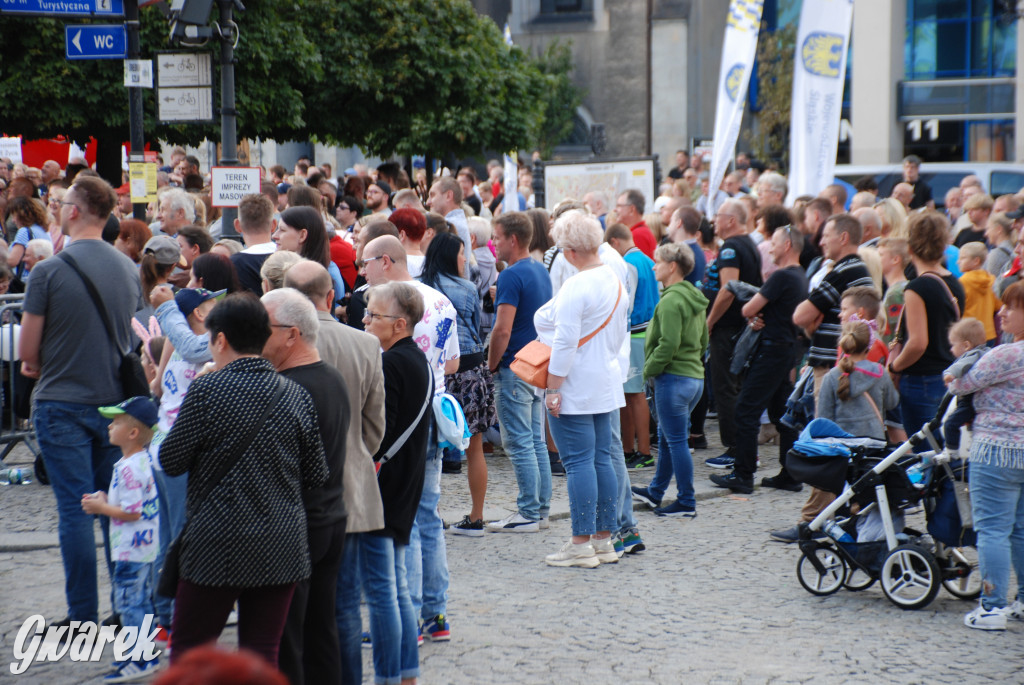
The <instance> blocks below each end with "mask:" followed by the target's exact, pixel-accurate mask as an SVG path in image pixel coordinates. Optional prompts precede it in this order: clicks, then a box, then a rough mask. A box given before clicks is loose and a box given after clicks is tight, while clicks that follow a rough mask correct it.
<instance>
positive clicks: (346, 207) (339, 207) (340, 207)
mask: <svg viewBox="0 0 1024 685" xmlns="http://www.w3.org/2000/svg"><path fill="white" fill-rule="evenodd" d="M338 209H344V210H345V211H346V212H347V211H348V210H349V209H351V207H349V206H348V205H338Z"/></svg>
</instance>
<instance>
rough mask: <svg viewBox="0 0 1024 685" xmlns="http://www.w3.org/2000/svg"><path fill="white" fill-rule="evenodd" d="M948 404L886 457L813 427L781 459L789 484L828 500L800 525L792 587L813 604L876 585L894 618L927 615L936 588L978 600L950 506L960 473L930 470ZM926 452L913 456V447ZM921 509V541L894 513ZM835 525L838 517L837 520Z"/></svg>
mask: <svg viewBox="0 0 1024 685" xmlns="http://www.w3.org/2000/svg"><path fill="white" fill-rule="evenodd" d="M951 400H952V396H951V395H947V396H946V397H945V398H943V401H942V403H941V405H940V407H939V411H938V413H937V415H936V416H935V418H933V419H932V420H931V421H930V422H928V423H927V424H925V425H924V426H923V427H922V428H921V430H920V431H918V432H917V433H916V434H914V435H912V436H911V437H910V439H908V440H907V441H906V442H904V443H903V444H902V445H899V446H898V447H896V448H895V449H890V447H889V446H887V445H886V444H885V443H884V442H881V441H879V440H872V439H870V438H854V437H853V436H850V435H849V434H846V433H844V432H843V431H841V430H839V427H838V426H836V425H835V424H833V423H832V422H831V421H826V420H824V419H816V420H815V421H812V422H811V423H809V424H808V425H807V427H806V428H805V429H804V432H803V433H802V434H801V439H800V440H798V441H797V443H796V444H795V445H794V448H793V450H791V451H790V452H789V454H788V455H787V456H786V469H787V470H788V471H789V472H790V474H791V475H792V476H793V477H794V478H796V479H797V480H799V481H801V482H803V483H807V484H808V485H811V486H814V487H817V488H820V489H822V490H826V491H829V492H833V493H836V494H837V495H838V497H837V498H836V500H835V501H834V502H832V504H830V505H829V506H828V507H826V508H825V510H824V511H822V512H821V513H820V514H819V515H818V516H817V517H816V518H815V519H814V520H813V521H811V522H810V523H802V524H800V526H799V531H800V540H799V547H800V552H801V556H800V560H799V561H798V562H797V569H796V571H797V579H798V580H799V581H800V584H801V585H802V586H803V587H804V589H806V590H807V591H808V592H810V593H811V594H813V595H820V596H824V595H830V594H833V593H835V592H838V591H839V589H840V588H844V587H845V588H846V589H847V590H851V591H855V592H856V591H859V590H865V589H867V588H869V587H870V586H871V585H873V584H874V582H875V581H876V580H878V581H880V582H881V586H882V592H883V593H884V594H885V596H886V597H887V598H888V599H889V601H891V602H892V603H893V604H895V605H896V606H898V607H900V608H901V609H920V608H922V607H925V606H927V605H928V604H929V603H931V601H932V600H933V599H935V596H936V595H937V594H938V592H939V587H940V586H943V587H945V588H946V590H947V591H949V592H950V593H951V594H953V595H954V596H956V597H958V598H961V599H976V598H977V597H978V596H979V595H980V594H981V579H980V574H979V573H978V572H977V568H978V566H977V554H976V552H975V551H974V550H973V549H971V547H972V546H973V545H974V532H973V530H971V529H970V528H965V527H964V526H963V525H962V524H961V520H960V516H959V509H958V507H957V505H956V501H955V497H956V496H957V495H958V494H963V493H962V488H959V490H960V491H961V492H960V493H958V488H957V487H956V486H957V485H958V484H962V483H961V482H960V480H959V479H962V478H963V477H964V476H963V473H964V472H965V471H964V467H963V465H962V464H959V463H954V464H952V465H949V466H947V465H942V466H941V467H935V466H933V465H932V464H933V463H934V462H933V457H934V455H935V454H936V453H937V452H939V451H940V448H939V445H938V443H937V441H936V439H935V435H936V431H937V430H938V428H939V426H940V424H941V420H942V417H943V415H944V414H945V413H946V409H947V408H948V406H949V403H950V401H951ZM925 444H927V445H929V446H931V447H932V449H933V450H934V451H931V452H923V453H920V454H915V453H914V449H915V448H917V447H918V446H922V445H925ZM921 506H923V507H924V510H925V514H926V517H927V520H928V533H927V534H926V533H922V532H920V531H916V530H914V529H912V528H907V527H905V526H904V514H905V513H907V512H912V511H914V510H917V509H918V508H919V507H921ZM844 517H845V518H844Z"/></svg>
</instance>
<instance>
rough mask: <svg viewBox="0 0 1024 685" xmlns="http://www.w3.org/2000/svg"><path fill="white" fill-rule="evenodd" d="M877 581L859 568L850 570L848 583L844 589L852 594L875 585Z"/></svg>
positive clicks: (847, 578)
mask: <svg viewBox="0 0 1024 685" xmlns="http://www.w3.org/2000/svg"><path fill="white" fill-rule="evenodd" d="M875 580H876V579H875V578H872V577H871V575H870V574H868V573H865V572H864V571H861V570H860V569H859V568H850V569H849V570H848V571H847V572H846V581H845V582H844V583H843V587H845V588H846V589H847V590H849V591H850V592H860V591H861V590H867V589H868V588H869V587H871V586H872V585H874V584H875Z"/></svg>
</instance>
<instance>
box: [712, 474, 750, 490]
mask: <svg viewBox="0 0 1024 685" xmlns="http://www.w3.org/2000/svg"><path fill="white" fill-rule="evenodd" d="M711 482H712V483H714V484H715V485H717V486H718V487H720V488H729V489H730V490H732V491H733V492H739V493H741V494H744V495H750V494H752V493H753V492H754V479H753V478H751V479H749V480H747V479H745V478H741V477H740V476H738V475H737V474H736V472H735V471H733V472H732V473H727V474H725V475H720V474H717V473H713V474H711Z"/></svg>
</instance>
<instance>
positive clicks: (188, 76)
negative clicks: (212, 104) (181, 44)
mask: <svg viewBox="0 0 1024 685" xmlns="http://www.w3.org/2000/svg"><path fill="white" fill-rule="evenodd" d="M156 80H157V83H159V84H160V87H161V88H183V87H187V86H209V85H211V84H212V83H213V60H212V59H211V55H210V53H209V52H162V53H159V54H158V55H157V61H156Z"/></svg>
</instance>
